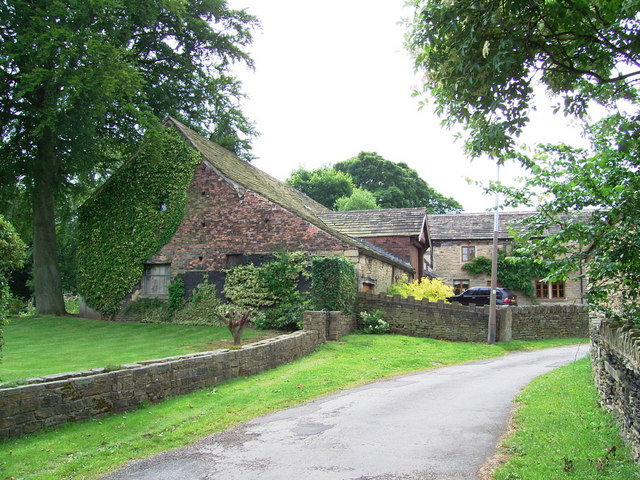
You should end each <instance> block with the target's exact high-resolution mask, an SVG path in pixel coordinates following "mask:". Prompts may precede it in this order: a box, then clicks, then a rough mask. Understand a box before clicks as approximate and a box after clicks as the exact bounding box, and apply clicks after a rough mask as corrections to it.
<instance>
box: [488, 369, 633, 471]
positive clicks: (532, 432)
mask: <svg viewBox="0 0 640 480" xmlns="http://www.w3.org/2000/svg"><path fill="white" fill-rule="evenodd" d="M517 400H518V401H519V402H520V403H521V407H520V408H519V409H518V412H517V414H516V431H515V433H514V435H513V436H511V437H510V438H509V439H507V440H506V441H505V443H504V448H505V450H506V451H507V452H509V453H510V454H511V457H510V459H509V461H508V462H507V463H506V464H505V465H503V466H502V467H500V468H499V469H498V470H497V471H496V473H495V475H494V479H495V480H550V479H557V480H560V479H580V480H589V479H594V480H596V479H598V480H600V479H615V480H631V479H634V478H636V479H638V478H640V467H638V465H635V464H634V463H633V461H632V460H631V456H630V453H629V450H628V449H627V448H625V447H624V446H623V443H622V440H621V438H620V433H619V431H620V430H619V427H618V426H617V425H616V423H615V421H614V420H613V418H612V416H611V415H610V414H609V413H608V412H605V411H604V410H603V409H602V408H600V406H599V404H598V394H597V392H596V389H595V387H594V384H593V377H592V374H591V364H590V362H589V359H588V358H587V359H583V360H579V361H578V362H574V363H572V364H570V365H567V366H565V367H562V368H559V369H557V370H554V371H552V372H550V373H548V374H546V375H543V376H541V377H538V378H537V379H535V380H534V381H533V382H532V383H531V384H530V385H529V386H527V387H526V388H525V390H524V391H523V393H521V394H520V395H519V396H518V398H517ZM612 447H615V453H613V452H612V450H613V449H612ZM607 452H611V453H607Z"/></svg>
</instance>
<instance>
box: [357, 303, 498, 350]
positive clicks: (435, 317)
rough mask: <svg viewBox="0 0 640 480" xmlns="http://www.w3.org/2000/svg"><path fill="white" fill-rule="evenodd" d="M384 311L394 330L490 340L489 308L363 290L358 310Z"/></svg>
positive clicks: (406, 332)
mask: <svg viewBox="0 0 640 480" xmlns="http://www.w3.org/2000/svg"><path fill="white" fill-rule="evenodd" d="M373 310H380V311H382V314H383V318H384V320H385V321H387V322H388V323H389V326H390V327H391V333H396V334H401V335H410V336H413V337H428V338H436V339H439V340H451V341H460V342H486V341H487V321H488V318H489V309H488V308H486V309H485V308H484V307H475V306H470V307H466V306H460V305H453V304H446V303H444V302H438V303H432V302H428V301H426V300H414V299H413V298H401V297H399V296H397V295H396V296H393V297H390V296H388V295H374V294H368V293H361V294H359V295H358V299H357V301H356V311H357V312H361V311H373Z"/></svg>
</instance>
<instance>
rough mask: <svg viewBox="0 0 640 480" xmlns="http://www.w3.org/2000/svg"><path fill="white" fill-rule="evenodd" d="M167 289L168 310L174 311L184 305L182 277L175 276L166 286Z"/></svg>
mask: <svg viewBox="0 0 640 480" xmlns="http://www.w3.org/2000/svg"><path fill="white" fill-rule="evenodd" d="M167 290H168V291H169V311H170V312H172V313H173V312H175V311H177V310H180V309H182V307H183V306H184V278H182V277H176V278H175V280H174V281H173V282H171V283H170V284H169V286H168V287H167Z"/></svg>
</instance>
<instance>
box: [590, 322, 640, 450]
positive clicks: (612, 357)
mask: <svg viewBox="0 0 640 480" xmlns="http://www.w3.org/2000/svg"><path fill="white" fill-rule="evenodd" d="M591 362H592V364H593V372H594V376H595V381H596V387H597V389H598V392H599V394H600V399H601V403H602V405H603V406H604V407H605V408H608V409H609V410H611V411H613V412H614V413H615V415H616V416H617V418H618V421H619V422H620V424H621V426H622V436H623V438H624V439H625V441H626V443H627V444H628V445H629V446H630V447H631V450H632V452H633V458H634V460H635V461H636V462H639V461H640V408H639V406H640V329H639V328H629V327H619V326H618V327H616V326H614V325H611V324H610V323H608V322H605V321H603V322H601V323H600V324H596V325H595V326H594V328H593V330H592V331H591Z"/></svg>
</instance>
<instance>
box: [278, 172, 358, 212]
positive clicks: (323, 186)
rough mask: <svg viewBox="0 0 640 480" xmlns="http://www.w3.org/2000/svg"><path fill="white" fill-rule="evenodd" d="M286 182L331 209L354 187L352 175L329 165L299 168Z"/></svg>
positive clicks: (349, 193) (350, 192) (347, 195)
mask: <svg viewBox="0 0 640 480" xmlns="http://www.w3.org/2000/svg"><path fill="white" fill-rule="evenodd" d="M286 183H288V184H289V185H291V186H292V187H294V188H296V189H298V190H300V191H301V192H302V193H304V194H305V195H308V196H309V197H311V198H313V199H314V200H315V201H316V202H318V203H321V204H322V205H324V206H325V207H327V208H330V209H333V208H334V206H335V204H336V201H337V200H338V199H339V198H343V197H350V196H351V194H352V193H353V188H354V185H353V179H352V178H351V176H350V175H347V174H345V173H343V172H339V171H336V170H334V169H333V168H329V167H324V168H319V169H317V170H305V169H303V168H299V169H298V170H295V171H294V172H292V173H291V176H290V177H289V178H288V179H287V181H286Z"/></svg>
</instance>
